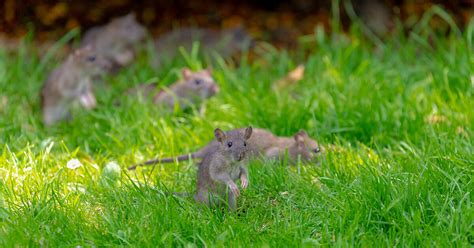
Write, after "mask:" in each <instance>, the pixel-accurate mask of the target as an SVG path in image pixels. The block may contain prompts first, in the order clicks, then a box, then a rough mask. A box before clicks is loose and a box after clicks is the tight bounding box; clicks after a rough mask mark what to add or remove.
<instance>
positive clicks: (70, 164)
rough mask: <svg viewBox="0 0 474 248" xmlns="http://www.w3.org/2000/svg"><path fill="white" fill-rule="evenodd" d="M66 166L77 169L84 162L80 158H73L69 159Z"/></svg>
mask: <svg viewBox="0 0 474 248" xmlns="http://www.w3.org/2000/svg"><path fill="white" fill-rule="evenodd" d="M66 166H67V168H69V169H71V170H75V169H77V168H79V167H81V166H82V164H81V162H80V161H79V160H78V159H71V160H69V161H67V165H66Z"/></svg>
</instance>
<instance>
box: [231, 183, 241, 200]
mask: <svg viewBox="0 0 474 248" xmlns="http://www.w3.org/2000/svg"><path fill="white" fill-rule="evenodd" d="M229 188H230V190H231V191H232V193H234V195H235V197H239V195H240V190H239V188H238V187H237V185H236V184H235V183H234V184H231V185H229Z"/></svg>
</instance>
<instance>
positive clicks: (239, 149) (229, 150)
mask: <svg viewBox="0 0 474 248" xmlns="http://www.w3.org/2000/svg"><path fill="white" fill-rule="evenodd" d="M251 135H252V127H248V128H246V129H245V132H244V133H242V132H240V131H239V130H232V131H229V132H226V133H224V132H223V131H222V130H221V129H219V128H216V130H214V136H215V137H216V140H217V141H218V142H219V143H220V146H221V151H224V153H226V154H227V155H228V156H229V157H230V158H231V159H232V160H233V161H242V160H244V159H245V156H246V153H247V151H248V146H247V140H248V139H249V138H250V136H251Z"/></svg>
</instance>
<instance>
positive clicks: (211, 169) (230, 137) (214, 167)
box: [194, 127, 252, 210]
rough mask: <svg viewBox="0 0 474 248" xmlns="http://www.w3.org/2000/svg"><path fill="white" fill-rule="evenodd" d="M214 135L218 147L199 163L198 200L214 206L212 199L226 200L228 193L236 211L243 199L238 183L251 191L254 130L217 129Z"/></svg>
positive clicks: (231, 207) (214, 147)
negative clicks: (250, 142) (249, 169)
mask: <svg viewBox="0 0 474 248" xmlns="http://www.w3.org/2000/svg"><path fill="white" fill-rule="evenodd" d="M214 135H215V140H216V145H215V146H213V147H212V148H211V149H209V150H208V151H207V153H206V154H205V155H204V156H203V159H202V161H201V162H200V163H199V167H198V173H197V192H196V194H195V195H194V199H195V200H196V201H197V202H199V203H205V204H207V205H213V204H214V203H215V201H214V200H213V197H211V196H217V197H218V198H220V199H225V197H226V193H227V196H228V204H229V208H230V209H231V210H235V209H236V207H237V203H236V200H237V197H239V195H240V190H239V188H238V186H237V184H236V180H238V179H240V181H241V186H242V188H243V189H245V188H247V186H248V183H249V181H248V172H247V163H248V159H247V157H248V152H249V149H248V145H247V141H248V139H249V138H250V137H251V135H252V127H248V128H246V129H245V130H244V131H241V130H232V131H228V132H223V131H222V130H220V129H219V128H217V129H216V130H215V131H214ZM227 188H229V191H228V192H226V191H227V190H226V189H227Z"/></svg>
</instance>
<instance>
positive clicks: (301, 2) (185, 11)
mask: <svg viewBox="0 0 474 248" xmlns="http://www.w3.org/2000/svg"><path fill="white" fill-rule="evenodd" d="M3 1H4V3H3V4H0V6H3V7H2V10H1V17H0V33H1V34H2V36H6V37H21V36H23V35H25V34H26V33H27V32H28V31H31V30H33V31H34V33H35V38H36V39H38V40H40V41H44V40H51V39H57V38H59V37H61V36H62V35H64V33H65V32H67V31H68V30H70V29H73V28H76V27H81V30H82V31H84V30H86V29H88V28H90V27H92V26H94V25H99V24H103V23H105V22H107V21H109V20H110V18H112V17H116V16H121V15H125V14H127V13H129V12H130V11H134V12H135V13H136V14H137V18H138V19H139V21H140V22H141V23H143V24H145V25H146V26H147V27H148V28H149V30H150V31H151V32H152V33H153V34H154V35H159V34H161V33H163V32H166V31H169V30H171V29H172V28H174V27H177V26H202V27H211V28H228V27H234V26H239V25H243V26H245V27H246V28H247V29H248V30H249V31H250V33H251V34H252V35H253V36H255V37H257V38H261V39H264V40H269V41H273V42H274V43H276V44H278V43H281V44H283V45H289V44H286V43H287V41H286V40H291V39H293V40H294V38H295V37H298V36H300V35H302V34H309V33H313V32H314V27H315V25H316V24H320V25H322V26H324V27H325V30H329V29H330V25H329V23H330V16H331V1H309V0H290V1H284V0H258V1H250V0H243V1H242V0H240V1H238V0H233V1H191V0H177V1H164V0H158V1H151V0H142V1H139V0H135V1H133V0H97V1H90V2H87V1H78V0H70V1H34V0H21V1H20V0H3ZM0 2H1V1H0ZM374 3H376V4H379V5H380V4H381V5H382V6H384V8H386V14H387V15H389V16H390V18H391V19H392V20H395V19H394V17H395V16H396V17H398V18H399V19H400V20H402V23H403V25H405V26H408V28H409V25H410V23H412V22H413V20H417V19H419V17H420V16H421V15H422V14H423V13H424V12H425V11H426V10H427V9H429V8H430V7H431V6H432V5H433V4H439V5H441V6H442V7H443V8H444V9H445V10H446V11H447V12H448V13H450V14H451V16H452V17H453V18H454V20H455V21H456V23H457V24H458V25H459V26H460V27H461V28H462V27H464V26H465V25H466V24H467V23H468V22H469V19H470V18H471V17H472V16H473V13H474V12H473V9H474V0H458V1H425V0H406V1H395V0H387V1H381V0H380V1H377V0H361V1H352V4H353V6H354V9H355V10H356V11H357V14H358V15H359V16H361V17H364V15H365V17H366V18H369V19H370V18H371V17H372V16H373V14H371V13H370V11H367V6H372V5H373V4H374ZM364 4H365V5H364ZM339 5H340V7H341V20H342V24H343V27H346V28H347V27H348V26H349V24H350V21H351V19H350V18H349V17H348V15H347V14H346V13H345V11H344V6H343V0H341V1H339ZM361 6H362V7H361ZM363 6H366V7H365V9H364V7H363ZM364 11H365V13H364ZM375 11H376V12H380V11H379V10H375ZM367 12H369V13H367ZM372 21H373V22H377V19H375V20H372ZM392 24H393V23H392ZM430 24H431V25H432V26H433V27H434V28H438V27H439V29H440V30H442V31H443V30H445V29H446V27H445V25H446V24H445V23H443V22H442V21H437V20H436V19H434V20H433V21H432V23H430Z"/></svg>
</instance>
